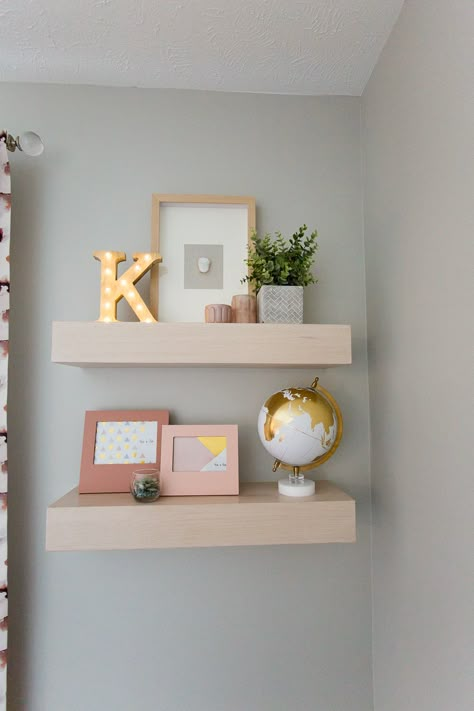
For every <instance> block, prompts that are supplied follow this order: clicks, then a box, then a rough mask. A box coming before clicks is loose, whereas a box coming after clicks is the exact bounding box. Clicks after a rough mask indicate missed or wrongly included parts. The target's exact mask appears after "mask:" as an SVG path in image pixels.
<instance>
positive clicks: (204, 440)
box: [160, 425, 239, 496]
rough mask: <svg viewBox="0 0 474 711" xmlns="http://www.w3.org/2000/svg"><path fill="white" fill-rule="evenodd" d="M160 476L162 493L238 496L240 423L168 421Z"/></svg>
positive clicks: (163, 494)
mask: <svg viewBox="0 0 474 711" xmlns="http://www.w3.org/2000/svg"><path fill="white" fill-rule="evenodd" d="M160 479H161V495H162V496H236V495H237V494H238V493H239V450H238V427H237V425H165V426H164V427H163V433H162V442H161V474H160Z"/></svg>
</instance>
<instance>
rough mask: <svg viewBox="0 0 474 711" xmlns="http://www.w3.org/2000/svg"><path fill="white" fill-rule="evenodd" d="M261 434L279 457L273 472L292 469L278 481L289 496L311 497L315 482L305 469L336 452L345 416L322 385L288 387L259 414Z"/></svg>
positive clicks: (268, 446) (271, 452) (270, 399)
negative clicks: (287, 476)
mask: <svg viewBox="0 0 474 711" xmlns="http://www.w3.org/2000/svg"><path fill="white" fill-rule="evenodd" d="M258 434H259V437H260V440H261V442H262V444H263V446H264V447H265V449H266V450H267V452H268V453H269V454H271V455H272V457H274V459H275V463H274V465H273V471H276V470H277V469H278V468H280V467H281V468H284V469H290V470H291V474H290V476H289V478H288V479H281V480H280V481H279V482H278V488H279V491H280V493H282V494H285V495H286V496H310V495H311V494H313V493H314V490H315V487H314V482H313V481H311V480H305V478H304V475H303V473H302V472H304V471H307V470H310V469H314V468H315V467H317V466H319V465H320V464H322V463H323V462H325V461H326V460H327V459H329V457H331V456H332V455H333V454H334V452H335V451H336V449H337V447H338V445H339V442H340V441H341V437H342V415H341V411H340V409H339V406H338V404H337V402H336V401H335V399H334V398H333V397H332V395H331V394H330V393H329V392H328V391H327V390H325V389H324V388H322V387H321V386H318V378H316V379H315V381H314V382H313V384H312V385H311V387H308V388H285V389H284V390H279V391H278V392H276V393H274V394H273V395H271V396H270V397H269V398H268V399H267V400H266V402H265V403H264V404H263V406H262V409H261V410H260V414H259V417H258Z"/></svg>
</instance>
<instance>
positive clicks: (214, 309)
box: [205, 304, 232, 323]
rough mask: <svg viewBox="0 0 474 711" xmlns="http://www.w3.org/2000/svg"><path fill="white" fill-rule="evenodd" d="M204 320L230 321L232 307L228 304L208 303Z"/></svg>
mask: <svg viewBox="0 0 474 711" xmlns="http://www.w3.org/2000/svg"><path fill="white" fill-rule="evenodd" d="M205 320H206V323H232V309H231V307H230V306H229V305H228V304H208V305H207V306H206V310H205Z"/></svg>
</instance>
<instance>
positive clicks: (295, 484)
mask: <svg viewBox="0 0 474 711" xmlns="http://www.w3.org/2000/svg"><path fill="white" fill-rule="evenodd" d="M315 491H316V485H315V483H314V481H313V480H312V479H300V480H296V481H295V480H292V479H290V477H286V479H279V480H278V492H279V493H280V494H282V495H283V496H313V494H314V492H315Z"/></svg>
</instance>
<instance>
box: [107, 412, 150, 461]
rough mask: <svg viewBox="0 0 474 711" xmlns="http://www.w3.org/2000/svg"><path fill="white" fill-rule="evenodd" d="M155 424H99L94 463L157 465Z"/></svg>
mask: <svg viewBox="0 0 474 711" xmlns="http://www.w3.org/2000/svg"><path fill="white" fill-rule="evenodd" d="M157 437H158V423H157V422H98V423H97V429H96V440H95V449H94V464H132V463H135V462H136V463H137V464H156V463H157V462H156V449H157Z"/></svg>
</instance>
